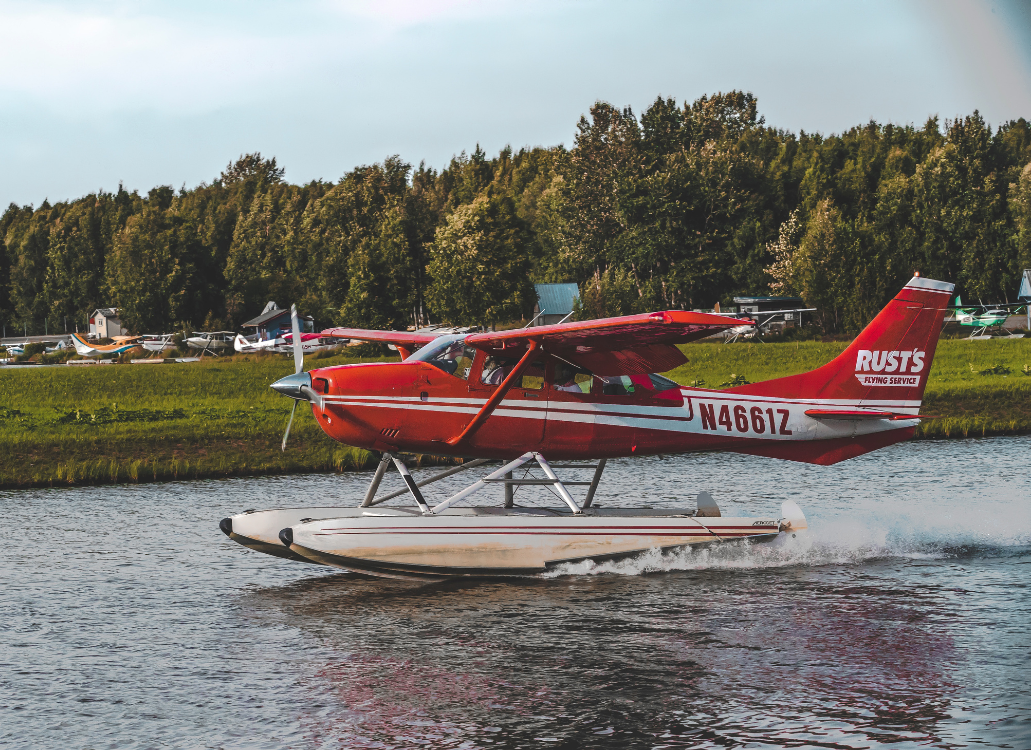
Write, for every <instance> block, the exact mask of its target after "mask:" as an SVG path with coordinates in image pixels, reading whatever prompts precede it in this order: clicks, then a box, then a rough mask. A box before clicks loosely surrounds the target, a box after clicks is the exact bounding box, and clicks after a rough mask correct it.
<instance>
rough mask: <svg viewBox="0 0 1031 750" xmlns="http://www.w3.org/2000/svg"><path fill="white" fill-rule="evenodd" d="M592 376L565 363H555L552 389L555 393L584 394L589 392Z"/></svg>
mask: <svg viewBox="0 0 1031 750" xmlns="http://www.w3.org/2000/svg"><path fill="white" fill-rule="evenodd" d="M593 381H594V376H593V375H591V373H589V372H588V371H587V370H583V369H581V368H579V367H573V366H572V365H570V364H567V363H565V362H556V363H555V371H554V381H553V382H552V387H554V389H555V390H556V391H564V392H566V393H579V394H581V395H582V394H585V393H590V392H591V384H592V382H593Z"/></svg>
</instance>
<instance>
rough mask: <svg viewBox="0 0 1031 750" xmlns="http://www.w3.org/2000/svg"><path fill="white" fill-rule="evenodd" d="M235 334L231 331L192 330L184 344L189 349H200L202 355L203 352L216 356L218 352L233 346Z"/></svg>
mask: <svg viewBox="0 0 1031 750" xmlns="http://www.w3.org/2000/svg"><path fill="white" fill-rule="evenodd" d="M235 336H236V334H235V333H233V332H232V331H194V332H193V335H192V336H190V337H189V338H187V339H186V345H187V346H188V347H190V348H191V349H200V351H201V355H202V356H203V354H204V353H205V352H206V353H208V354H212V355H216V356H217V355H218V353H219V352H223V351H225V350H226V349H229V348H231V347H232V346H233V338H234V337H235Z"/></svg>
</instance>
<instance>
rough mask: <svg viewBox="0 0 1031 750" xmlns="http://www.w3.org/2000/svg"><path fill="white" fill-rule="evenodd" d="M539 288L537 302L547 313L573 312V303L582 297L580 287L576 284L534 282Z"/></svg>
mask: <svg viewBox="0 0 1031 750" xmlns="http://www.w3.org/2000/svg"><path fill="white" fill-rule="evenodd" d="M533 286H534V288H535V289H536V290H537V302H538V304H539V305H540V309H541V310H543V311H544V314H545V315H568V314H569V313H571V312H573V304H574V303H575V302H576V300H578V299H580V289H579V287H577V285H576V284H534V285H533Z"/></svg>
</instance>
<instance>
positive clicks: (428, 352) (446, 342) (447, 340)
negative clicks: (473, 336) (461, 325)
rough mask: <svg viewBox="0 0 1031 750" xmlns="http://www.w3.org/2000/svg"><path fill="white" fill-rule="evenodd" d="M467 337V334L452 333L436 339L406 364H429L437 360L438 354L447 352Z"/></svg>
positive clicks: (407, 360)
mask: <svg viewBox="0 0 1031 750" xmlns="http://www.w3.org/2000/svg"><path fill="white" fill-rule="evenodd" d="M465 336H466V334H464V333H450V334H448V335H447V336H440V337H438V338H435V339H433V341H431V342H430V343H428V344H426V346H424V347H423V348H422V349H420V350H419V351H417V352H416V353H415V354H413V355H412V356H411V357H409V358H408V359H406V360H405V362H429V361H430V360H431V359H435V358H436V357H437V355H438V354H440V353H441V352H443V351H445V350H446V349H447V348H448V347H450V346H451V345H452V344H454V343H455V342H461V341H464V340H465Z"/></svg>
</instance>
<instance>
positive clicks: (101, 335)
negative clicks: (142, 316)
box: [89, 307, 129, 339]
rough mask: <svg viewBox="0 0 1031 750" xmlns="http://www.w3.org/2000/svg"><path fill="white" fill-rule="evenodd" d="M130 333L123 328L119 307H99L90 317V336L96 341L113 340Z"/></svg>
mask: <svg viewBox="0 0 1031 750" xmlns="http://www.w3.org/2000/svg"><path fill="white" fill-rule="evenodd" d="M128 333H129V332H128V331H127V330H125V329H124V328H122V320H121V318H119V317H118V308H117V307H98V308H97V309H96V310H94V311H93V314H92V315H90V316H89V335H90V336H91V337H92V338H96V339H113V338H114V337H115V336H125V335H126V334H128Z"/></svg>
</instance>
